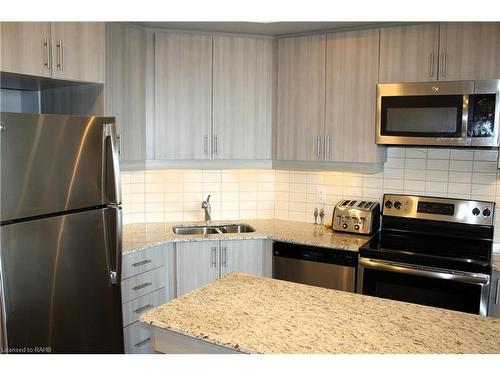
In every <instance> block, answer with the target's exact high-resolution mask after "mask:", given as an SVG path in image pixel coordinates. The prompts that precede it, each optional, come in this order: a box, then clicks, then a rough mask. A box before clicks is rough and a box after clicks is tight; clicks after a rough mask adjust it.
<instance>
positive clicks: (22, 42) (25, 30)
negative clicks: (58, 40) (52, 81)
mask: <svg viewBox="0 0 500 375" xmlns="http://www.w3.org/2000/svg"><path fill="white" fill-rule="evenodd" d="M0 27H1V29H0V34H1V51H0V52H1V53H0V55H1V57H2V58H1V59H0V70H1V71H3V72H9V73H18V74H26V75H31V76H38V77H51V72H52V71H51V55H50V22H2V23H1V26H0Z"/></svg>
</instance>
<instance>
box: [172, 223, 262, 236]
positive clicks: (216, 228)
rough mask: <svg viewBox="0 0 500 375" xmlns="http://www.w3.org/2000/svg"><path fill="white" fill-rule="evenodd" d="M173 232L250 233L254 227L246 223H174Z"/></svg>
mask: <svg viewBox="0 0 500 375" xmlns="http://www.w3.org/2000/svg"><path fill="white" fill-rule="evenodd" d="M172 230H173V231H174V233H175V234H183V235H188V234H201V235H206V234H227V233H252V232H255V229H254V228H253V227H251V226H250V225H248V224H228V225H193V226H184V225H176V226H174V227H172Z"/></svg>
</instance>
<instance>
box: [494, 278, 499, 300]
mask: <svg viewBox="0 0 500 375" xmlns="http://www.w3.org/2000/svg"><path fill="white" fill-rule="evenodd" d="M499 295H500V277H499V278H498V279H497V294H496V295H495V305H498V298H499V297H498V296H499Z"/></svg>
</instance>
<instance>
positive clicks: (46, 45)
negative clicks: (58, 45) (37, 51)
mask: <svg viewBox="0 0 500 375" xmlns="http://www.w3.org/2000/svg"><path fill="white" fill-rule="evenodd" d="M43 47H44V48H43V51H44V60H45V62H44V65H45V67H46V68H47V69H48V70H50V45H49V39H48V38H47V37H45V38H43Z"/></svg>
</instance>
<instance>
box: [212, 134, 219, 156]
mask: <svg viewBox="0 0 500 375" xmlns="http://www.w3.org/2000/svg"><path fill="white" fill-rule="evenodd" d="M213 147H214V155H217V154H218V153H219V137H218V136H217V134H214V146H213Z"/></svg>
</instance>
